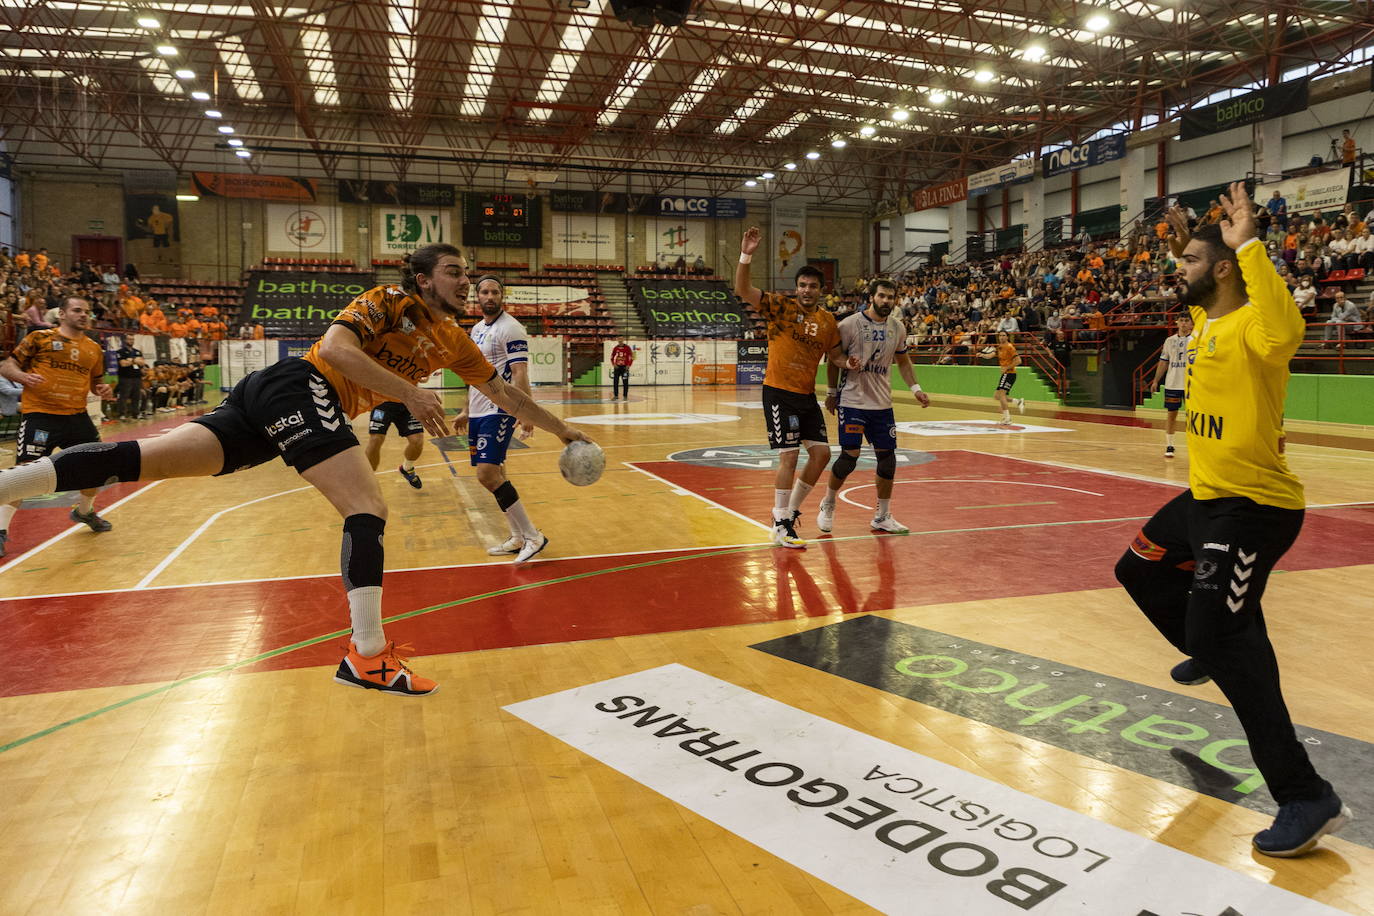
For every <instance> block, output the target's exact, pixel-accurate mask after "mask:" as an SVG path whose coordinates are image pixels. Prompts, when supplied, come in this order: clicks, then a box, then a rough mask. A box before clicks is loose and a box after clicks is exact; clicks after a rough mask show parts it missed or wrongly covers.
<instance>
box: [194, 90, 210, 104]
mask: <svg viewBox="0 0 1374 916" xmlns="http://www.w3.org/2000/svg"><path fill="white" fill-rule="evenodd" d="M191 98H193V99H195V100H196V101H197V102H208V101H210V93H208V92H206V91H205V90H204V89H197V90H196V91H195V92H192V93H191Z"/></svg>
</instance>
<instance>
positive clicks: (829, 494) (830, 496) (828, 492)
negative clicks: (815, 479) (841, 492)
mask: <svg viewBox="0 0 1374 916" xmlns="http://www.w3.org/2000/svg"><path fill="white" fill-rule="evenodd" d="M821 507H822V508H825V509H833V508H835V491H834V490H832V489H830V488H829V487H826V488H825V495H824V496H822V497H821Z"/></svg>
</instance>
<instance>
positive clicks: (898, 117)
mask: <svg viewBox="0 0 1374 916" xmlns="http://www.w3.org/2000/svg"><path fill="white" fill-rule="evenodd" d="M910 117H911V112H909V111H907V110H906V109H905V108H898V109H897V110H896V111H894V112H892V120H894V121H896V122H897V123H898V124H900V123H901V122H903V121H905V120H906V119H907V118H910Z"/></svg>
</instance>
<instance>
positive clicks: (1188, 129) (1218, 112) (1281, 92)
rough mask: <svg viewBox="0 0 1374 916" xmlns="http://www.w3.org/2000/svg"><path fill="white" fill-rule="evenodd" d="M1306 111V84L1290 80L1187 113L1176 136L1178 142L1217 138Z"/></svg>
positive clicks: (1181, 116)
mask: <svg viewBox="0 0 1374 916" xmlns="http://www.w3.org/2000/svg"><path fill="white" fill-rule="evenodd" d="M1306 107H1307V80H1306V79H1305V78H1304V79H1300V80H1293V81H1291V82H1287V83H1280V84H1279V85H1277V86H1269V87H1267V88H1265V89H1256V90H1255V91H1254V92H1247V93H1245V95H1241V96H1236V97H1235V98H1234V99H1227V100H1226V101H1224V102H1217V103H1216V104H1215V105H1204V106H1202V107H1201V108H1192V109H1189V110H1188V111H1185V112H1183V113H1182V114H1181V115H1180V118H1181V120H1182V126H1181V128H1180V130H1179V134H1178V136H1179V139H1180V140H1192V139H1194V138H1197V137H1205V136H1207V135H1208V134H1219V133H1221V132H1222V131H1224V130H1230V129H1232V128H1233V127H1244V126H1245V125H1247V124H1258V123H1259V122H1261V121H1268V120H1269V119H1270V118H1277V117H1281V116H1282V115H1286V114H1293V113H1294V112H1297V111H1302V110H1303V109H1305V108H1306Z"/></svg>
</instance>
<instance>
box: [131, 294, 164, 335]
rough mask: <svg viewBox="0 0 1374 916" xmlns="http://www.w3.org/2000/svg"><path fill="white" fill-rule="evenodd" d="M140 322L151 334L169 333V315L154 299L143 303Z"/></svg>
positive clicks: (139, 317)
mask: <svg viewBox="0 0 1374 916" xmlns="http://www.w3.org/2000/svg"><path fill="white" fill-rule="evenodd" d="M138 323H139V325H141V326H142V328H143V330H144V331H145V332H147V333H149V334H166V333H167V316H166V315H164V314H163V312H162V309H160V308H158V307H157V303H156V302H154V301H153V300H152V299H149V300H148V301H147V302H145V303H144V304H143V314H142V315H139V316H138Z"/></svg>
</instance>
